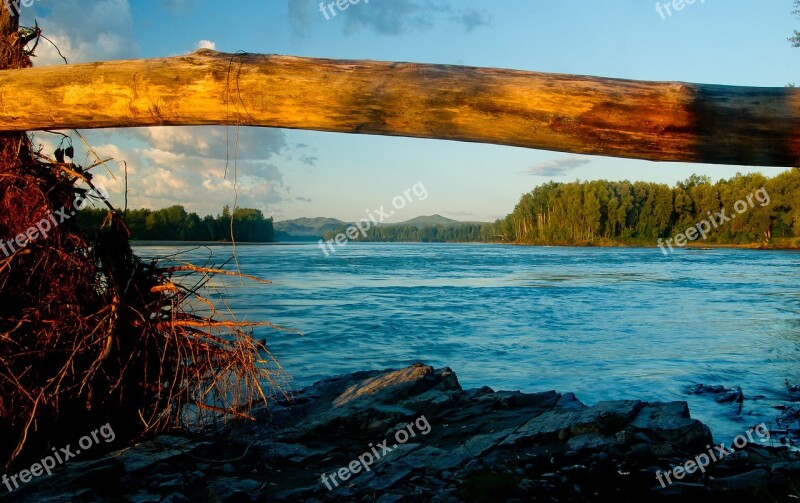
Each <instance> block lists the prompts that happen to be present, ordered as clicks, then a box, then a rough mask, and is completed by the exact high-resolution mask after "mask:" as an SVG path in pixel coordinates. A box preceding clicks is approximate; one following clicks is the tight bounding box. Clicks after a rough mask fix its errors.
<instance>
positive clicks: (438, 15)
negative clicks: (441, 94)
mask: <svg viewBox="0 0 800 503" xmlns="http://www.w3.org/2000/svg"><path fill="white" fill-rule="evenodd" d="M287 1H288V7H289V20H290V22H291V25H292V27H293V29H294V30H295V32H296V33H298V34H303V33H305V32H306V31H307V30H308V28H309V27H310V25H311V24H312V23H314V22H318V21H322V22H325V20H326V17H325V14H323V13H322V12H321V11H320V5H319V4H320V2H319V0H287ZM324 3H325V4H329V3H330V2H324ZM463 3H464V2H463V0H459V1H458V2H455V1H452V0H372V2H370V3H365V2H359V3H357V4H350V3H347V4H346V5H348V7H347V10H346V11H342V10H340V9H338V7H336V5H334V6H333V7H332V8H333V14H331V11H330V8H328V9H327V20H328V22H339V23H341V26H342V30H343V32H344V33H345V34H348V35H350V34H353V33H356V32H358V31H360V30H361V29H366V30H371V31H373V32H375V33H377V34H379V35H395V36H396V35H406V34H409V33H414V32H419V31H425V30H428V29H431V28H433V27H434V26H435V25H436V24H439V23H442V22H447V21H449V22H454V23H456V24H458V25H460V26H461V27H462V28H463V29H464V31H467V32H470V31H472V30H474V29H476V28H478V27H481V26H488V25H489V24H490V23H491V17H490V16H489V14H488V13H487V12H486V11H485V10H482V9H477V8H471V7H465V6H464V5H463ZM454 5H456V6H457V7H454Z"/></svg>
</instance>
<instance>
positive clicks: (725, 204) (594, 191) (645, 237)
mask: <svg viewBox="0 0 800 503" xmlns="http://www.w3.org/2000/svg"><path fill="white" fill-rule="evenodd" d="M762 189H763V193H764V194H766V195H767V196H768V203H766V204H763V205H762V204H761V203H760V202H759V201H756V202H755V204H754V205H749V206H748V209H747V211H743V212H742V213H741V214H739V213H736V212H735V211H734V207H735V206H736V204H737V202H738V201H745V200H747V198H748V196H750V198H751V199H752V197H753V194H755V193H756V192H757V191H759V190H762ZM722 210H724V211H725V215H726V216H727V217H730V216H731V215H732V214H733V213H736V218H733V219H731V220H730V221H725V222H722V223H721V224H720V225H719V226H715V227H714V229H713V231H712V232H711V233H710V234H709V235H708V238H707V239H706V240H704V241H703V242H706V243H715V244H735V245H743V244H777V245H782V246H792V247H800V171H798V170H797V169H793V170H791V171H787V172H784V173H781V174H779V175H777V176H775V177H773V178H767V177H765V176H763V175H761V174H758V173H753V174H746V175H743V174H737V175H736V176H734V177H732V178H729V179H722V180H719V181H717V182H715V183H712V181H711V179H710V178H709V177H707V176H699V175H692V176H691V177H689V178H688V179H686V180H684V181H682V182H679V183H677V184H676V185H675V186H673V187H670V186H668V185H666V184H660V183H652V182H630V181H621V182H612V181H608V180H594V181H575V182H569V183H562V182H553V181H551V182H549V183H546V184H543V185H540V186H538V187H536V188H534V189H533V190H532V191H531V192H529V193H527V194H523V195H522V197H521V198H520V200H519V202H518V203H517V205H516V207H515V208H514V211H512V212H511V213H510V214H509V215H508V216H506V217H505V218H503V219H500V220H497V221H495V222H494V223H488V224H483V225H481V224H462V225H452V226H448V225H445V226H442V225H437V226H422V227H414V226H404V225H381V226H375V227H373V228H371V229H370V230H369V231H368V232H367V236H366V237H362V236H361V235H358V237H356V240H358V241H383V242H403V241H405V242H500V243H518V244H536V245H592V244H598V245H615V244H620V245H622V244H638V245H654V244H655V242H656V240H658V239H659V238H669V237H671V236H674V235H676V234H679V233H682V232H684V231H686V230H687V229H688V228H690V227H695V226H696V225H698V223H700V222H701V221H703V220H709V219H710V218H715V217H716V215H717V213H718V212H720V211H722ZM336 234H338V232H329V233H326V235H325V239H326V240H327V239H332V238H333V237H335V235H336Z"/></svg>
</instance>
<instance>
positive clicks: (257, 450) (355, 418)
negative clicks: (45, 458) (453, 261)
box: [0, 364, 800, 503]
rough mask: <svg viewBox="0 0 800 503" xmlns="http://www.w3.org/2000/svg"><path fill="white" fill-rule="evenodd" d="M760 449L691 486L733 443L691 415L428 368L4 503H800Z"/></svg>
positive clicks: (184, 440)
mask: <svg viewBox="0 0 800 503" xmlns="http://www.w3.org/2000/svg"><path fill="white" fill-rule="evenodd" d="M749 426H752V427H756V426H757V425H749ZM754 431H756V432H758V433H764V432H763V431H760V430H758V429H756V430H754ZM751 437H752V440H753V441H752V442H749V441H748V443H747V445H746V446H743V447H742V448H736V447H733V446H731V445H727V446H726V447H725V449H726V450H732V451H733V452H729V453H727V454H725V455H721V456H719V457H718V458H717V456H714V457H715V458H717V459H716V460H715V461H711V460H709V462H708V464H707V466H704V467H703V470H702V471H701V470H697V469H695V470H694V471H693V473H685V472H682V470H681V469H675V466H684V467H686V466H688V467H691V464H689V465H687V464H686V462H687V461H690V460H698V459H700V460H702V458H698V456H699V455H700V454H704V453H705V454H710V453H712V452H718V451H715V450H714V449H715V444H719V443H720V440H721V439H713V438H712V436H711V432H710V431H709V429H708V428H707V427H706V426H705V425H703V424H702V423H701V422H699V421H697V420H695V419H692V418H691V417H690V415H689V409H688V406H687V404H686V403H685V402H672V403H646V402H641V401H637V400H626V401H609V402H599V403H596V404H594V405H591V406H587V405H585V404H583V403H581V402H580V401H578V400H577V399H576V397H575V396H574V395H573V394H571V393H563V394H562V393H556V392H555V391H548V392H543V393H520V392H508V391H493V390H492V389H490V388H480V389H472V390H463V389H462V388H461V386H460V385H459V383H458V379H457V377H456V375H455V373H453V371H451V370H450V369H449V368H443V369H438V370H437V369H433V368H432V367H430V366H426V365H423V364H415V365H412V366H410V367H407V368H404V369H400V370H387V371H371V372H357V373H354V374H348V375H344V376H339V377H334V378H330V379H326V380H323V381H320V382H318V383H315V384H314V385H313V386H311V387H309V388H307V389H304V390H302V391H299V392H297V393H295V395H294V397H293V399H292V400H291V401H284V402H281V403H279V404H274V405H272V406H271V407H270V408H269V410H263V411H259V413H258V417H257V420H256V421H254V422H247V423H241V424H229V425H227V426H225V427H224V428H221V429H220V430H218V431H216V432H215V433H214V434H213V435H212V434H204V435H192V436H174V435H162V436H160V437H158V438H156V439H153V440H150V441H147V442H144V443H141V444H139V445H136V446H133V447H130V448H127V449H123V450H120V451H117V452H114V453H110V454H108V455H105V456H103V457H101V458H99V459H94V460H88V461H87V460H83V461H81V460H76V461H72V462H70V463H67V464H65V465H64V466H63V467H61V468H60V469H58V470H57V471H55V472H54V473H53V475H52V476H50V477H47V478H42V479H39V480H38V481H36V482H34V483H31V484H29V485H27V486H26V487H23V488H21V489H19V490H17V491H15V492H13V493H11V494H8V493H6V492H5V489H4V488H2V487H0V491H2V492H1V493H0V500H3V501H5V500H9V501H35V502H67V501H130V502H156V501H166V502H173V503H180V502H189V501H212V502H217V501H219V502H251V501H308V502H327V501H365V502H367V501H378V502H380V503H394V502H406V501H425V502H428V501H430V502H442V503H444V502H459V501H679V500H680V501H686V500H687V499H688V500H689V501H694V500H698V499H700V498H703V499H705V498H715V497H719V496H725V497H728V496H730V495H734V494H739V495H746V496H747V497H748V498H749V499H750V500H754V501H797V500H798V498H797V497H798V496H800V457H799V456H798V455H797V454H796V453H793V452H790V451H789V450H787V449H786V448H782V447H780V446H779V445H780V444H779V442H776V441H775V436H774V435H773V436H772V437H770V440H769V441H767V440H766V439H765V438H764V436H763V435H762V436H752V435H751ZM689 471H691V470H689ZM657 474H660V480H661V481H662V482H659V478H658V477H657ZM665 474H669V475H671V477H670V478H668V479H665V478H664V477H665ZM667 480H669V482H671V483H668V482H667Z"/></svg>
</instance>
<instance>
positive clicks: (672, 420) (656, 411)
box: [631, 402, 712, 450]
mask: <svg viewBox="0 0 800 503" xmlns="http://www.w3.org/2000/svg"><path fill="white" fill-rule="evenodd" d="M631 426H633V428H634V429H635V430H639V431H644V432H647V433H648V434H649V436H650V437H652V438H654V439H656V440H661V441H666V442H672V443H677V444H680V445H684V446H693V447H696V448H697V447H698V446H699V447H700V449H699V450H705V449H703V447H705V445H707V444H711V443H712V438H711V432H710V431H709V429H708V427H707V426H705V425H704V424H702V423H701V422H700V421H698V420H696V419H691V418H690V417H689V404H687V403H686V402H669V403H651V404H646V405H645V406H644V407H642V409H641V410H640V411H639V413H638V415H637V416H636V418H635V419H634V420H633V421H632V423H631Z"/></svg>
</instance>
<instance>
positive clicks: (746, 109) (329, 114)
mask: <svg viewBox="0 0 800 503" xmlns="http://www.w3.org/2000/svg"><path fill="white" fill-rule="evenodd" d="M208 124H227V125H242V126H267V127H280V128H289V129H311V130H318V131H335V132H341V133H356V134H376V135H389V136H408V137H417V138H433V139H445V140H460V141H469V142H481V143H494V144H500V145H511V146H517V147H526V148H535V149H545V150H554V151H561V152H571V153H577V154H594V155H603V156H612V157H626V158H635V159H648V160H652V161H678V162H694V163H712V164H733V165H749V166H783V167H788V166H797V165H800V90H798V89H792V88H755V87H733V86H719V85H706V84H688V83H680V82H641V81H632V80H620V79H607V78H598V77H589V76H576V75H561V74H545V73H534V72H525V71H516V70H503V69H494V68H474V67H464V66H445V65H425V64H413V63H390V62H374V61H343V60H324V59H310V58H298V57H289V56H275V55H256V54H237V55H231V54H223V53H218V52H214V51H208V50H203V51H199V52H197V53H193V54H189V55H186V56H178V57H170V58H163V59H150V60H133V61H110V62H104V63H89V64H81V65H70V66H56V67H42V68H33V69H25V70H9V71H3V72H0V131H26V130H39V129H71V128H112V127H139V126H161V125H183V126H186V125H208Z"/></svg>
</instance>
